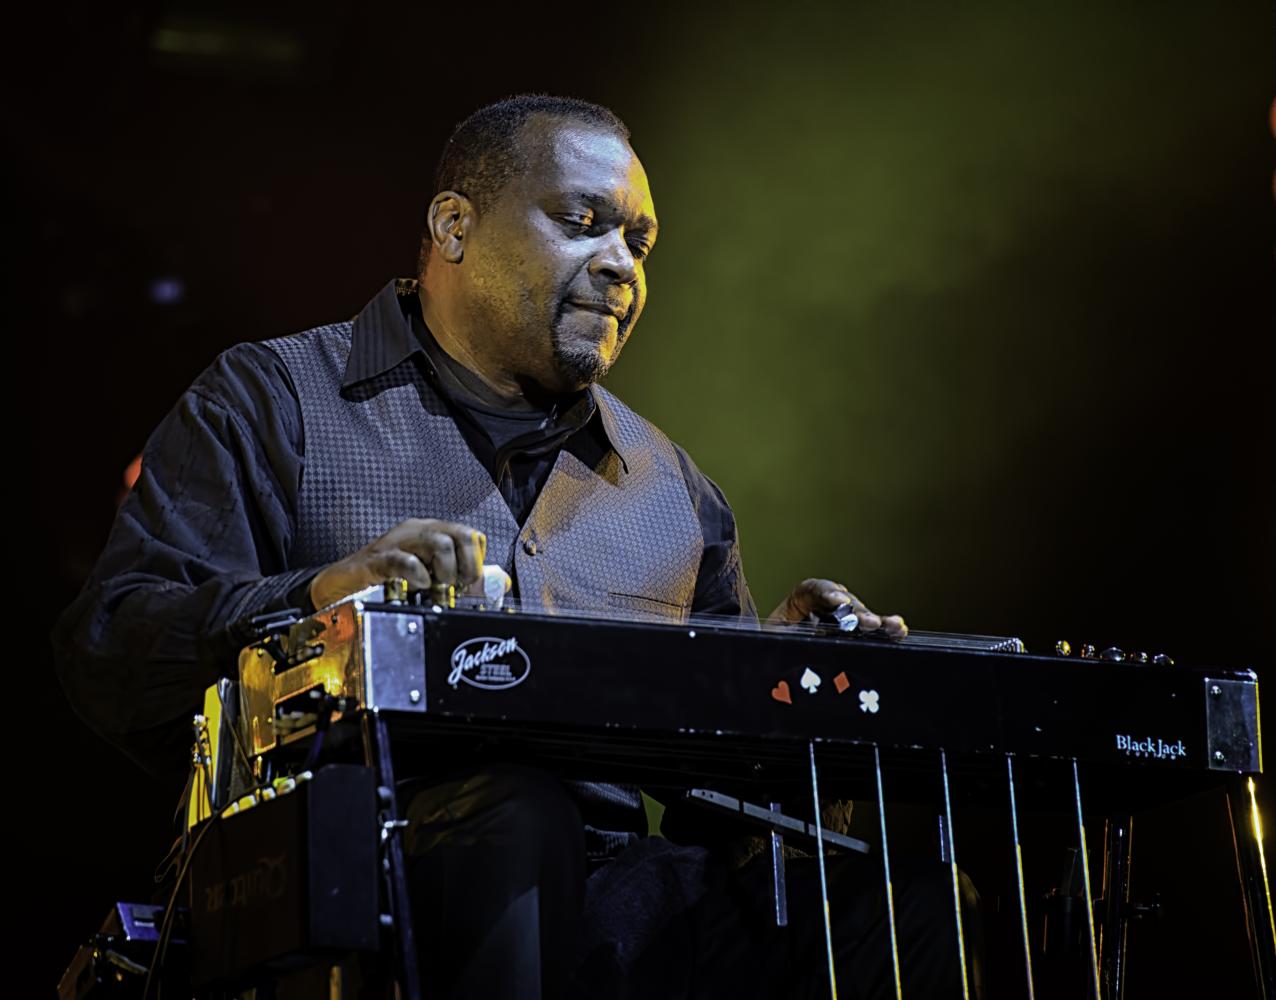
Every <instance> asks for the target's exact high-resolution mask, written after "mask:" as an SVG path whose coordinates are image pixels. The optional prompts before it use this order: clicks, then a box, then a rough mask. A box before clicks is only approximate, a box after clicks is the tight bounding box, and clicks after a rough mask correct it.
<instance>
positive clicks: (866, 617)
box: [766, 578, 908, 639]
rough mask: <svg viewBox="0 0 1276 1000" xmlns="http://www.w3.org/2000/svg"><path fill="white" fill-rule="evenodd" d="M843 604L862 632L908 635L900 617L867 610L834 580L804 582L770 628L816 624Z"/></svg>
mask: <svg viewBox="0 0 1276 1000" xmlns="http://www.w3.org/2000/svg"><path fill="white" fill-rule="evenodd" d="M843 604H849V605H851V607H852V609H853V610H854V612H855V617H856V618H858V619H859V626H858V628H859V630H860V631H862V632H876V631H877V630H878V629H881V630H882V634H883V635H885V636H888V637H889V638H891V639H902V638H904V636H906V635H908V626H907V625H905V624H904V619H903V618H901V617H900V616H899V615H879V614H876V613H874V612H872V611H870V610H869V609H868V607H867V606H866V605H865V604H864V602H863V601H861V600H860V599H859V598H858V597H856V596H855V595H854V594H852V593H851V592H850V591H849V590H847V589H846V588H845V587H843V586H842V585H841V584H840V583H834V582H833V581H832V580H818V579H815V578H811V579H809V580H803V581H802V582H801V583H799V584H798V585H797V586H796V587H794V588H793V590H792V592H791V593H790V594H789V596H788V597H786V598H785V599H784V600H783V601H781V602H780V604H779V606H778V607H776V609H775V610H774V611H772V612H771V614H770V615H768V616H767V620H766V621H767V624H768V625H786V624H792V623H794V622H815V621H818V620H819V617H820V615H827V614H829V613H831V612H832V611H833V610H834V609H835V608H838V607H840V606H841V605H843Z"/></svg>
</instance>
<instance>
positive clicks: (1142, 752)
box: [1116, 733, 1187, 760]
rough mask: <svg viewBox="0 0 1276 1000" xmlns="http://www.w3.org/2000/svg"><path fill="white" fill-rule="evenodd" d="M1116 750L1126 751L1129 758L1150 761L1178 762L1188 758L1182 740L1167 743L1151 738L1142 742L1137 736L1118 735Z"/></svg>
mask: <svg viewBox="0 0 1276 1000" xmlns="http://www.w3.org/2000/svg"><path fill="white" fill-rule="evenodd" d="M1116 748H1117V749H1118V750H1124V751H1125V755H1126V756H1127V757H1144V758H1147V759H1149V760H1178V759H1180V758H1183V757H1186V756H1187V747H1185V746H1184V745H1183V741H1182V740H1176V741H1175V742H1174V743H1166V742H1165V741H1164V740H1162V739H1157V738H1156V737H1153V736H1149V737H1148V738H1147V739H1145V740H1141V739H1139V738H1138V737H1136V736H1123V735H1121V734H1120V733H1118V734H1117V738H1116Z"/></svg>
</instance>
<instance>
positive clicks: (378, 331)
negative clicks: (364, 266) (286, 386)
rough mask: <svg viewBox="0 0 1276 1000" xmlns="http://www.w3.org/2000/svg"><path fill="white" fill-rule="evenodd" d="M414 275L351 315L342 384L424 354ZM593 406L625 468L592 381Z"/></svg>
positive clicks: (610, 418) (604, 400) (603, 398)
mask: <svg viewBox="0 0 1276 1000" xmlns="http://www.w3.org/2000/svg"><path fill="white" fill-rule="evenodd" d="M417 289H418V285H417V281H416V279H415V278H395V279H394V280H392V281H390V282H389V283H388V284H387V285H386V286H385V287H384V288H382V289H381V291H379V292H378V293H377V294H376V296H375V297H374V298H373V299H372V301H371V302H369V303H368V304H367V305H366V306H364V307H363V309H361V310H360V311H359V315H357V316H356V317H355V318H354V323H353V324H352V326H351V331H350V357H349V358H348V359H347V361H346V371H345V375H344V376H343V377H342V380H341V388H342V389H343V390H344V389H348V388H349V387H350V386H352V385H354V384H356V383H358V382H363V381H365V380H367V379H370V378H373V377H374V376H377V375H382V374H384V373H385V372H388V371H389V370H390V369H392V368H395V367H397V366H398V365H400V364H402V363H403V362H404V361H406V360H407V359H408V358H410V357H412V356H413V355H414V354H418V353H420V354H422V355H424V354H425V349H424V348H423V347H422V346H421V341H420V340H418V339H417V336H416V334H415V333H414V332H413V330H412V320H411V311H410V310H411V309H413V308H414V307H415V304H416V302H417ZM586 391H587V392H588V393H589V396H590V399H591V400H592V402H593V407H594V419H596V420H598V421H600V422H601V425H602V430H603V433H604V435H605V436H606V438H607V444H608V445H609V446H610V447H611V450H612V451H614V452H615V453H616V455H617V456H618V457H619V458H620V462H621V465H623V466H624V468H625V471H628V470H629V462H628V460H627V459H626V457H625V454H624V452H622V451H621V450H620V448H619V447H618V444H617V443H618V442H619V440H620V435H619V433H618V430H619V429H618V428H617V426H616V420H615V416H614V415H613V414H612V411H611V406H610V405H609V404H610V401H609V399H608V397H607V394H606V393H603V392H600V391H599V390H598V387H597V386H594V385H591V386H589V388H588V389H587V390H586Z"/></svg>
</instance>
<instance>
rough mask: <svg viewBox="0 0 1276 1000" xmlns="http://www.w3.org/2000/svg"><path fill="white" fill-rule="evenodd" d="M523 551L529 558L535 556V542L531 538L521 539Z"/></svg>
mask: <svg viewBox="0 0 1276 1000" xmlns="http://www.w3.org/2000/svg"><path fill="white" fill-rule="evenodd" d="M523 551H524V552H526V553H527V554H528V555H529V556H534V555H536V542H535V540H533V539H531V538H525V539H523Z"/></svg>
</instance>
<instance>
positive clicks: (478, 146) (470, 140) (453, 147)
mask: <svg viewBox="0 0 1276 1000" xmlns="http://www.w3.org/2000/svg"><path fill="white" fill-rule="evenodd" d="M533 115H547V116H549V117H551V118H557V119H560V120H561V121H563V122H566V123H571V124H579V125H585V126H587V127H590V128H596V129H602V130H603V131H606V132H611V133H613V134H615V135H618V136H620V137H621V138H622V139H624V140H625V141H626V142H627V141H628V140H629V128H628V127H627V126H626V125H625V123H624V122H623V121H621V120H620V118H619V116H618V115H617V114H616V113H615V112H614V111H612V110H611V109H610V108H605V107H603V106H602V105H601V104H592V103H590V102H589V101H582V100H580V99H579V98H575V97H553V96H551V95H549V94H516V95H514V96H513V97H507V98H505V99H504V100H502V101H496V102H495V103H494V104H487V105H484V106H483V107H481V108H479V109H478V110H477V111H475V112H474V113H473V114H472V115H470V116H469V117H468V118H466V119H465V121H463V122H461V124H459V125H457V127H456V128H455V129H454V130H453V132H452V135H451V138H449V139H448V141H447V143H446V144H445V145H444V146H443V153H442V155H441V156H440V157H439V163H438V166H437V167H436V168H435V171H434V192H433V193H434V194H438V192H440V191H455V192H457V193H458V194H463V195H465V197H467V198H469V199H470V201H472V202H474V205H475V207H476V208H477V209H478V210H479V211H480V212H484V211H486V210H487V209H488V208H490V207H491V206H492V205H493V204H494V203H495V202H496V199H497V196H498V195H499V194H500V193H501V190H502V189H503V188H504V187H505V185H506V184H507V183H509V181H510V178H512V177H514V175H515V174H517V173H519V172H521V171H522V170H524V169H526V167H527V149H526V148H525V147H523V146H522V145H521V144H520V143H519V141H518V140H519V135H520V133H521V132H522V130H523V126H524V125H526V124H527V122H528V120H529V119H530V118H531V117H532V116H533ZM429 251H430V239H429V234H428V229H427V232H426V233H425V234H423V236H422V240H421V259H420V261H419V266H418V268H417V273H418V274H419V273H421V272H422V271H424V270H425V263H426V260H427V259H428V258H429Z"/></svg>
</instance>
